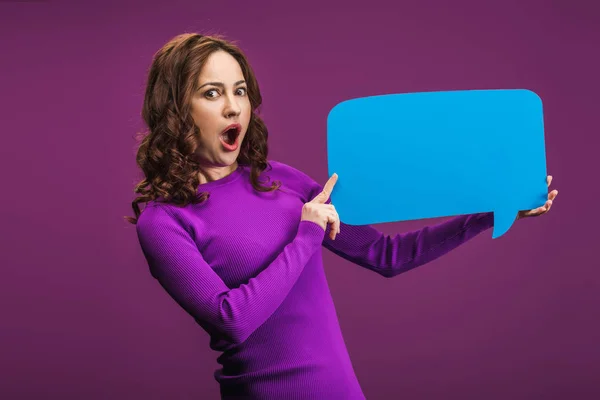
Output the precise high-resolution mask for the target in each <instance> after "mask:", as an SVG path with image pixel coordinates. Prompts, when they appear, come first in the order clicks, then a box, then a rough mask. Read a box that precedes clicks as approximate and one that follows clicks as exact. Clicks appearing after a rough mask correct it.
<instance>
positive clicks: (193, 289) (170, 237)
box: [136, 206, 325, 344]
mask: <svg viewBox="0 0 600 400" xmlns="http://www.w3.org/2000/svg"><path fill="white" fill-rule="evenodd" d="M143 214H146V215H143ZM136 231H137V234H138V239H139V242H140V245H141V248H142V251H143V253H144V256H145V257H146V260H147V262H148V265H149V267H150V271H151V273H152V275H153V276H154V277H155V278H156V279H157V280H158V281H159V282H160V284H161V286H162V287H163V288H164V289H165V290H166V291H167V292H168V294H169V295H170V296H171V297H172V298H173V299H174V300H175V301H176V302H177V303H178V304H179V305H180V306H182V307H183V308H184V309H185V310H186V311H187V312H188V313H189V314H190V315H192V316H193V317H194V318H195V319H196V320H197V321H198V322H199V323H200V324H201V325H202V326H203V327H205V329H207V330H210V331H213V332H214V331H216V332H219V333H220V334H221V335H222V336H223V337H224V338H225V339H226V340H228V341H229V342H231V343H234V344H239V343H242V342H244V341H245V340H246V339H247V338H248V337H249V336H250V335H251V334H252V332H254V331H255V330H256V329H257V328H258V327H259V326H261V325H262V324H263V323H264V322H265V321H266V320H267V319H268V318H269V316H271V314H272V313H273V312H274V311H275V310H276V309H277V308H278V307H279V306H280V304H281V303H282V302H283V300H284V299H285V297H286V296H287V294H288V293H289V291H290V290H291V289H292V287H293V286H294V284H295V283H296V281H297V279H298V277H299V276H300V273H301V272H302V270H303V268H304V266H305V265H306V264H307V263H308V261H309V260H310V258H311V257H312V256H313V255H314V254H315V252H316V251H317V250H318V249H320V248H321V245H322V241H323V236H324V234H325V231H324V230H323V228H321V227H320V226H319V225H318V224H316V223H313V222H310V221H301V222H300V223H299V225H298V230H297V233H296V236H295V238H294V239H293V240H292V241H291V242H290V243H289V244H288V245H287V246H286V247H285V248H284V249H283V251H282V252H281V253H280V254H279V255H278V256H277V258H276V259H275V260H274V261H273V262H272V263H271V264H270V265H268V266H267V268H265V269H264V270H262V271H261V272H260V273H259V274H258V275H257V276H255V277H253V278H251V279H250V280H249V281H248V282H247V283H245V284H242V285H240V286H239V287H236V288H229V287H227V286H226V285H225V283H224V282H223V280H221V278H220V277H219V276H218V275H217V274H216V273H215V272H214V271H213V269H212V268H211V267H210V265H208V264H207V262H206V261H205V260H204V259H203V257H202V254H201V253H200V251H199V250H198V247H197V245H196V243H195V242H194V241H193V239H192V236H191V235H190V233H189V232H188V231H187V230H186V229H184V227H183V226H182V225H181V224H180V223H178V221H177V219H176V218H174V217H173V216H172V215H171V213H170V212H169V211H168V210H167V209H163V208H162V207H161V206H154V207H146V209H144V212H143V213H142V215H141V216H140V218H139V220H138V223H137V225H136Z"/></svg>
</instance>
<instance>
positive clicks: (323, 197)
mask: <svg viewBox="0 0 600 400" xmlns="http://www.w3.org/2000/svg"><path fill="white" fill-rule="evenodd" d="M337 178H338V175H337V174H336V173H334V174H333V175H331V178H329V180H328V181H327V183H325V186H324V187H323V190H322V191H321V193H319V194H318V195H316V196H315V198H314V199H312V200H311V201H310V203H316V204H325V203H326V202H327V200H329V196H330V195H331V192H332V191H333V187H334V186H335V183H336V182H337Z"/></svg>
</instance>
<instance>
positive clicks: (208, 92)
mask: <svg viewBox="0 0 600 400" xmlns="http://www.w3.org/2000/svg"><path fill="white" fill-rule="evenodd" d="M211 92H217V93H218V91H217V89H210V90H207V91H206V92H204V97H207V98H209V99H214V98H215V96H211V95H210V93H211Z"/></svg>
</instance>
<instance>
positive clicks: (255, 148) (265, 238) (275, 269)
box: [128, 34, 556, 399]
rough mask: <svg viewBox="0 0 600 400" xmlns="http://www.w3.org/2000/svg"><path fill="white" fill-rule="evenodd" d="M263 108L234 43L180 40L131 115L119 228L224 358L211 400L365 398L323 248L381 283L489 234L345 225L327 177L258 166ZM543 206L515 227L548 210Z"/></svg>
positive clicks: (484, 218) (262, 159) (159, 63)
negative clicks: (138, 126) (130, 232)
mask: <svg viewBox="0 0 600 400" xmlns="http://www.w3.org/2000/svg"><path fill="white" fill-rule="evenodd" d="M261 101H262V99H261V95H260V90H259V87H258V83H257V81H256V79H255V76H254V74H253V72H252V69H251V67H250V65H249V64H248V61H247V60H246V58H245V56H244V55H243V53H242V52H241V51H240V49H239V48H238V47H236V46H235V45H234V44H233V43H230V42H227V41H225V40H223V39H222V38H221V37H218V36H212V37H211V36H201V35H198V34H184V35H179V36H177V37H175V38H174V39H173V40H171V41H169V42H168V43H167V44H166V45H165V46H164V47H163V48H162V49H160V50H159V51H158V52H157V54H156V55H155V57H154V60H153V63H152V66H151V68H150V71H149V77H148V84H147V89H146V94H145V99H144V106H143V114H142V115H143V118H144V121H145V122H146V124H147V126H148V128H149V134H148V135H147V136H145V138H144V139H143V141H142V143H141V146H140V148H139V151H138V154H137V162H138V165H139V166H140V168H141V169H142V170H143V172H144V174H145V179H144V180H142V182H140V184H139V185H138V186H137V187H136V189H135V191H136V193H140V194H141V196H140V197H138V198H137V199H136V200H135V201H134V202H133V204H132V206H133V209H134V212H135V216H136V218H128V220H129V221H130V222H132V223H134V224H136V229H137V234H138V238H139V242H140V245H141V248H142V250H143V253H144V255H145V257H146V259H147V261H148V265H149V267H150V271H151V273H152V275H153V276H154V277H155V278H156V279H157V280H158V281H159V282H160V284H161V285H162V287H163V288H164V289H165V290H166V291H167V292H168V293H169V295H170V296H171V297H172V298H173V299H174V300H175V301H176V302H177V303H178V304H179V305H180V306H181V307H183V308H184V309H185V310H186V311H187V312H188V313H189V314H190V315H191V316H192V317H194V318H195V320H196V321H197V323H198V324H199V325H200V326H201V327H202V328H203V329H205V330H206V332H208V333H209V335H210V337H211V342H210V346H211V348H212V349H214V350H217V351H220V352H222V354H221V355H220V356H219V357H218V359H217V361H218V362H219V363H220V364H221V365H222V368H221V369H219V370H217V371H215V378H216V380H217V381H218V382H219V384H220V389H221V395H222V398H239V396H242V397H243V398H257V399H258V398H261V399H363V398H364V395H363V393H362V391H361V388H360V386H359V383H358V380H357V378H356V376H355V373H354V371H353V368H352V364H351V362H350V359H349V357H348V352H347V350H346V347H345V345H344V341H343V338H342V334H341V332H340V327H339V324H338V320H337V317H336V313H335V309H334V305H333V302H332V299H331V295H330V292H329V289H328V286H327V282H326V279H325V274H324V271H323V265H322V257H321V246H324V247H325V248H327V249H329V250H330V251H332V252H334V253H336V254H338V255H340V256H341V257H343V258H345V259H347V260H350V261H352V262H354V263H356V264H358V265H360V266H363V267H365V268H368V269H370V270H372V271H374V272H376V273H378V274H380V275H382V276H385V277H393V276H396V275H398V274H400V273H402V272H404V271H407V270H410V269H412V268H415V267H417V266H419V265H423V264H425V263H427V262H429V261H431V260H433V259H436V258H437V257H439V256H441V255H443V254H445V253H447V252H449V251H450V250H452V249H454V248H456V247H457V246H459V245H461V244H462V243H465V242H466V241H467V240H469V239H471V238H472V237H474V236H475V235H477V234H479V233H480V232H482V231H484V230H486V229H488V228H490V227H492V226H493V214H492V213H482V214H476V215H468V216H459V217H456V218H453V219H451V220H449V221H447V222H444V223H442V224H439V225H435V226H431V227H426V228H424V229H422V230H419V231H415V232H410V233H404V234H401V235H396V236H394V237H389V236H385V235H383V234H382V233H380V232H379V231H377V230H376V229H374V228H372V227H370V226H350V225H345V224H343V223H341V222H340V220H339V216H338V215H337V213H336V211H335V207H334V206H333V205H332V204H330V201H329V194H330V193H331V191H332V190H333V188H334V185H335V182H336V180H337V176H336V175H335V174H334V175H333V176H332V177H331V178H330V179H329V181H328V182H327V183H326V184H325V185H324V186H321V185H320V184H318V183H317V182H315V181H314V180H313V179H311V178H310V177H309V176H307V175H306V174H304V173H302V172H301V171H299V170H297V169H295V168H292V167H290V166H288V165H286V164H284V163H281V162H277V161H273V160H270V161H269V162H267V153H268V146H267V137H268V133H267V128H266V126H265V125H264V123H263V121H262V120H261V119H260V117H259V116H258V114H257V109H258V108H259V106H260V104H261ZM269 181H272V183H270V184H269V183H268V182H269ZM548 183H549V181H548ZM555 196H556V193H555V192H553V193H551V194H550V195H549V200H548V203H547V204H546V206H545V207H544V208H540V209H537V210H531V211H527V212H520V213H519V215H518V218H521V217H523V216H531V215H539V214H541V213H544V212H546V211H547V210H548V209H549V208H550V204H551V201H552V199H553V198H554V197H555ZM140 202H145V203H147V206H146V208H145V209H144V211H143V212H141V213H140V209H139V206H138V203H140Z"/></svg>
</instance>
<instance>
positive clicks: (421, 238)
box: [323, 212, 494, 278]
mask: <svg viewBox="0 0 600 400" xmlns="http://www.w3.org/2000/svg"><path fill="white" fill-rule="evenodd" d="M340 219H341V217H340ZM493 225H494V214H493V213H491V212H490V213H481V214H470V215H461V216H458V217H454V218H452V219H450V220H448V221H445V222H443V223H440V224H437V225H432V226H426V227H424V228H422V229H419V230H415V231H411V232H405V233H400V234H396V235H394V236H390V235H384V234H383V233H382V232H379V231H378V230H377V229H375V228H373V227H372V226H370V225H347V224H344V223H340V233H339V234H338V235H337V236H336V237H335V240H331V238H330V237H329V230H330V227H328V228H327V234H326V235H325V238H324V240H323V246H324V247H325V248H327V249H328V250H330V251H332V252H333V253H335V254H337V255H339V256H341V257H342V258H344V259H346V260H348V261H351V262H353V263H355V264H357V265H360V266H361V267H365V268H367V269H369V270H372V271H374V272H377V273H378V274H380V275H382V276H384V277H386V278H391V277H394V276H396V275H399V274H401V273H402V272H406V271H408V270H410V269H413V268H416V267H418V266H421V265H423V264H426V263H428V262H430V261H433V260H435V259H436V258H438V257H440V256H442V255H444V254H446V253H448V252H449V251H451V250H453V249H455V248H456V247H458V246H460V245H461V244H463V243H465V242H467V241H468V240H469V239H471V238H473V237H475V236H476V235H478V234H479V233H481V232H483V231H484V230H486V229H488V228H490V227H492V226H493Z"/></svg>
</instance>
